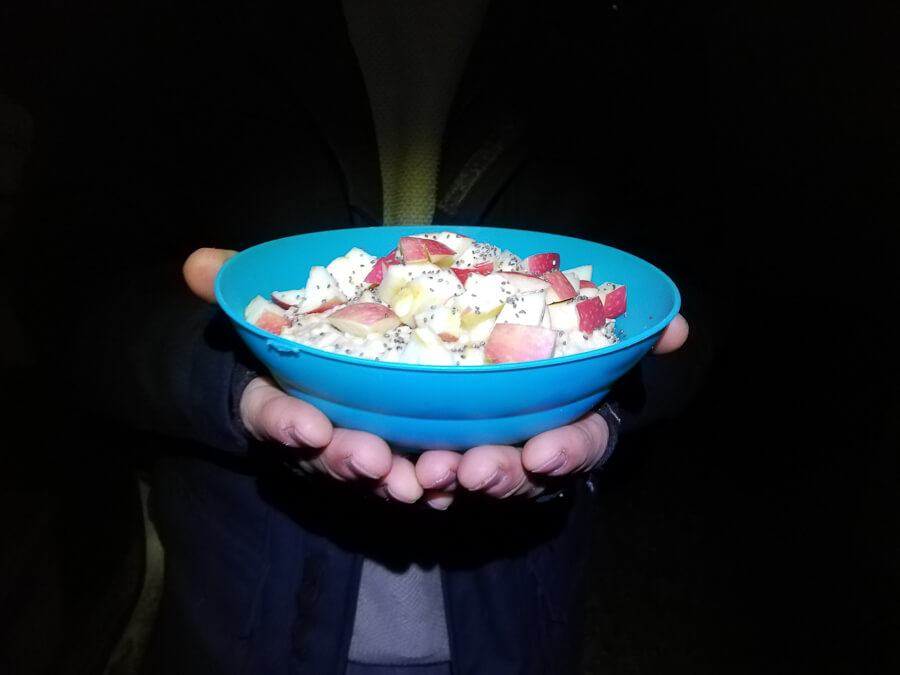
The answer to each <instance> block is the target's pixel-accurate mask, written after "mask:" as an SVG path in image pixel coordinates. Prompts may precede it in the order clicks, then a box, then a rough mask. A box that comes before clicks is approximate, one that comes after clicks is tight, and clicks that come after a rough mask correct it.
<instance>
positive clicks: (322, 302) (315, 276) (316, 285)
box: [297, 265, 347, 314]
mask: <svg viewBox="0 0 900 675" xmlns="http://www.w3.org/2000/svg"><path fill="white" fill-rule="evenodd" d="M345 302H347V296H345V295H344V294H343V293H342V292H341V289H340V287H339V286H338V283H337V281H336V280H335V278H334V277H333V276H331V274H330V273H329V272H328V270H326V269H325V268H324V267H322V266H321V265H313V266H312V267H311V268H310V269H309V278H308V279H307V280H306V297H305V298H304V299H303V300H302V301H301V302H300V304H299V305H298V306H297V308H298V309H299V310H300V311H301V312H305V313H307V314H314V313H316V312H324V311H325V310H326V309H330V308H332V307H336V306H337V305H343V304H344V303H345Z"/></svg>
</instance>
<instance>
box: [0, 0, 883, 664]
mask: <svg viewBox="0 0 900 675" xmlns="http://www.w3.org/2000/svg"><path fill="white" fill-rule="evenodd" d="M616 6H617V9H616V10H615V12H616V13H617V17H618V18H617V21H618V24H617V26H618V28H617V30H618V31H619V32H618V33H617V36H618V37H617V39H619V40H620V41H621V42H620V46H621V49H619V50H618V51H617V52H616V58H617V59H619V60H620V61H619V62H618V63H617V64H616V66H617V68H618V70H617V72H618V73H619V74H620V77H621V80H620V81H619V82H618V84H619V86H620V87H621V88H622V91H623V92H624V93H625V94H627V95H626V96H624V97H623V99H622V102H621V103H618V104H613V105H618V106H619V107H618V108H617V109H616V111H615V112H616V114H615V116H614V117H615V119H616V120H617V124H620V125H622V128H621V137H624V138H628V139H629V143H630V148H629V149H630V152H629V153H628V156H629V157H630V160H629V161H624V162H623V165H622V166H621V167H620V169H621V172H620V176H621V177H622V178H621V182H622V186H623V188H622V189H623V193H622V199H621V201H620V208H621V215H622V217H623V218H629V219H632V220H635V221H641V222H666V223H669V224H670V225H669V227H668V230H667V232H666V233H665V237H663V239H662V241H678V242H679V243H680V244H681V245H686V246H688V247H691V248H693V249H694V250H695V251H696V259H697V260H700V261H701V264H702V272H701V273H700V274H697V275H696V276H698V277H699V278H700V279H701V282H702V285H703V290H704V291H705V294H704V297H705V299H704V302H705V303H707V304H706V305H705V306H704V307H702V308H701V307H697V308H696V310H697V311H698V312H699V311H700V310H702V311H703V313H704V314H705V315H708V316H712V317H713V320H712V321H711V322H709V323H706V324H704V325H701V326H697V330H698V331H700V333H698V337H711V338H713V340H712V342H713V343H715V344H716V345H717V346H716V349H715V353H714V354H711V357H712V366H711V370H710V371H709V372H708V373H705V374H703V375H702V378H701V380H700V382H699V384H700V390H699V393H698V394H697V397H696V399H695V400H694V402H693V404H692V405H691V406H690V407H689V408H688V409H687V410H686V411H684V413H683V414H682V415H680V416H679V417H678V418H677V419H676V420H674V421H672V422H670V423H666V424H664V425H662V426H660V427H657V428H651V429H646V430H643V431H640V432H637V433H636V434H635V435H634V436H633V437H632V438H630V439H629V440H628V442H627V443H625V444H623V446H622V447H620V449H619V451H617V453H616V454H615V455H614V456H613V458H612V459H611V460H610V463H609V464H608V466H607V468H606V469H605V470H604V471H603V474H602V479H601V481H600V483H599V488H600V501H601V512H600V513H601V518H600V526H599V528H598V531H597V536H596V562H595V567H596V575H595V580H596V583H595V586H594V588H592V589H591V591H592V592H591V605H590V606H591V614H590V617H589V618H590V622H589V626H590V649H589V653H588V656H587V663H586V672H590V673H595V672H596V673H601V672H602V673H616V674H622V675H625V674H632V673H722V672H727V673H767V674H768V673H802V672H816V673H884V672H893V671H896V670H897V669H898V667H900V658H898V652H897V650H896V648H895V647H894V644H893V637H894V636H895V635H896V633H897V629H898V627H900V626H898V623H900V622H898V605H897V602H898V600H900V595H898V590H900V589H898V581H900V578H898V567H900V557H898V551H897V540H898V534H900V533H898V524H900V523H898V520H900V508H898V506H900V505H898V498H897V490H896V488H895V484H896V481H897V479H898V477H900V474H898V459H897V449H898V447H900V438H898V419H900V398H898V392H897V387H896V376H897V361H896V356H895V351H896V349H895V346H894V326H895V325H896V324H897V317H896V314H897V310H896V307H897V303H896V301H895V298H896V290H897V284H896V278H895V277H896V268H897V247H896V245H895V239H896V234H895V233H896V231H897V228H898V223H900V221H898V216H900V209H898V208H897V194H898V186H900V163H898V151H900V61H898V55H897V49H896V47H895V46H894V42H895V36H896V35H898V34H900V33H898V31H900V16H898V11H897V9H896V8H895V7H893V6H891V5H890V4H889V3H887V2H885V3H880V4H879V3H873V2H861V3H831V4H827V3H801V2H748V1H746V0H744V1H737V2H729V1H727V0H726V1H724V2H715V3H714V2H707V3H704V2H668V1H660V2H650V1H649V0H647V1H644V0H623V1H622V2H620V3H618V4H617V5H616ZM106 11H107V10H105V9H103V8H102V6H101V4H100V3H80V4H79V5H78V6H62V5H61V4H60V3H52V2H45V3H29V4H28V5H27V6H26V5H25V4H24V3H18V4H14V5H13V7H11V8H10V7H6V8H5V9H3V10H0V36H2V38H0V62H2V65H0V94H3V95H5V96H8V97H11V98H12V99H13V100H14V101H19V102H21V103H23V104H25V105H26V106H27V105H28V103H29V102H30V101H31V100H41V101H43V102H44V103H43V104H44V105H52V104H53V103H54V101H58V102H59V103H60V104H61V105H62V104H64V103H65V102H67V101H68V102H71V101H78V100H79V99H78V92H77V91H72V85H71V83H72V82H73V81H75V80H72V79H70V77H71V76H72V74H73V72H74V73H77V69H78V68H79V67H81V66H79V64H83V63H86V64H97V63H98V62H102V58H98V57H102V54H99V55H98V54H97V53H95V52H94V50H96V49H98V47H97V45H98V44H100V43H97V42H93V41H92V40H90V39H87V37H86V36H90V35H92V34H94V33H92V31H98V33H96V34H102V33H103V30H102V27H103V26H104V20H110V21H111V20H113V19H112V18H110V16H109V15H108V14H106V13H105V12H106ZM98 29H99V30H98ZM48 101H49V104H48V103H47V102H48ZM31 112H32V113H33V114H35V113H37V116H38V122H39V123H40V122H43V121H44V119H46V118H49V119H52V116H48V117H45V118H42V117H41V115H40V111H39V110H38V111H34V110H31ZM76 113H77V111H76ZM35 128H36V136H35V138H36V144H37V147H36V154H35V158H34V159H33V160H32V162H33V163H34V162H37V163H39V162H40V158H41V147H40V142H41V138H42V136H41V126H40V124H37V125H36V127H35ZM0 140H2V139H0ZM10 156H11V154H10V155H7V157H10ZM31 166H32V167H33V166H34V164H32V165H31ZM32 170H33V169H32ZM27 179H28V175H27V174H26V179H25V184H24V188H23V189H24V190H26V191H27V189H28V182H27ZM4 189H5V190H6V193H5V194H4V195H3V198H4V199H6V200H8V201H14V200H13V198H12V197H11V194H12V190H11V189H8V188H4ZM14 224H15V220H14V219H12V220H7V221H4V228H6V227H14ZM6 234H7V233H6V232H4V239H5V237H6ZM685 240H686V241H685ZM48 245H52V242H48ZM661 246H662V245H661ZM660 253H661V254H664V253H665V251H660ZM2 254H3V256H4V257H8V256H12V255H15V252H14V251H11V250H9V248H8V247H4V250H3V251H2ZM694 271H695V272H696V270H694ZM688 272H689V271H685V272H684V273H685V275H687V274H688ZM692 302H696V300H695V299H693V298H690V297H688V298H686V299H685V314H686V315H687V318H688V319H689V320H690V319H691V313H690V309H692V304H691V303H692ZM14 335H15V333H14V324H12V323H11V324H10V330H9V331H8V332H7V334H6V336H5V340H6V342H5V343H4V345H6V344H7V343H8V345H9V346H8V347H7V355H6V356H5V358H4V360H3V364H4V375H5V382H6V386H5V387H4V391H3V404H4V407H5V409H6V411H7V412H8V413H10V415H9V418H8V421H7V422H6V424H7V428H9V429H10V430H11V431H12V437H11V442H10V444H9V445H8V446H7V447H9V448H13V450H12V451H5V452H4V458H3V461H4V462H5V463H6V464H7V465H8V467H7V468H5V469H4V470H3V472H2V476H0V481H2V484H3V487H4V488H5V489H4V490H3V493H2V500H3V501H2V502H0V503H2V504H3V513H2V518H3V522H4V533H5V536H6V537H7V539H8V542H9V543H8V544H6V543H5V544H4V546H3V551H4V553H3V566H2V569H3V571H4V574H5V575H6V578H3V579H0V593H2V595H0V628H2V629H3V635H0V642H3V641H5V642H6V643H7V647H6V652H7V653H9V654H11V656H10V657H9V662H10V663H13V664H17V665H16V667H17V668H20V669H22V672H53V670H49V671H46V670H45V671H42V670H41V667H43V665H44V663H46V664H52V663H54V660H55V659H56V658H57V657H56V656H55V654H56V652H55V651H54V650H60V651H62V652H66V651H67V650H68V652H67V653H79V654H84V649H83V644H82V646H81V651H79V648H78V647H75V646H73V643H75V642H78V641H81V642H82V643H90V642H92V641H94V642H96V643H97V644H98V645H102V644H104V641H105V640H107V639H108V638H106V637H103V636H101V635H100V634H101V633H102V630H103V629H97V631H98V632H97V633H96V634H94V633H91V632H90V630H91V626H92V625H94V623H92V622H94V621H96V618H95V615H96V614H97V613H98V612H99V611H101V609H102V608H103V607H105V606H106V605H104V603H103V602H100V601H99V600H98V598H102V597H104V593H106V592H107V589H108V588H109V586H110V580H111V576H110V574H109V573H108V572H106V570H110V569H116V566H117V564H118V562H117V561H118V560H119V559H121V558H122V557H123V556H125V555H126V552H127V551H128V550H130V549H129V545H130V544H129V541H130V539H129V534H130V532H129V531H128V529H127V523H129V522H131V521H130V520H128V518H127V517H126V516H127V515H128V512H127V510H122V509H113V510H111V509H110V508H109V505H110V504H122V503H131V502H130V501H129V500H130V498H131V493H130V492H129V488H128V487H127V486H126V487H123V488H121V489H119V488H117V487H113V488H110V485H116V481H117V480H118V478H119V477H120V475H121V473H120V467H119V466H118V463H119V462H120V461H121V458H119V457H118V456H117V454H116V449H115V448H114V447H111V448H105V447H104V446H102V445H101V446H100V448H99V450H100V451H99V452H97V453H93V454H92V455H91V457H92V458H94V459H90V460H86V459H85V458H84V457H83V456H79V455H77V454H73V453H72V452H71V450H72V449H74V448H76V447H77V446H78V444H79V443H80V442H94V443H95V439H93V438H92V436H91V433H90V430H88V429H81V428H73V427H71V426H66V428H63V429H57V428H54V427H52V426H49V425H48V424H47V423H45V422H44V420H45V419H47V417H48V416H49V417H50V418H51V419H52V417H53V413H52V412H49V413H47V412H46V411H47V409H48V408H50V409H52V407H53V406H64V405H65V399H66V397H67V396H70V395H72V392H71V391H65V390H64V391H60V390H58V389H53V388H51V389H49V390H48V388H47V387H45V386H44V385H43V384H41V383H35V382H33V381H30V379H29V377H28V375H29V374H28V371H27V369H26V368H23V367H22V363H21V361H20V360H19V359H17V358H15V357H11V356H9V354H10V350H11V349H14V348H18V347H19V346H20V345H19V343H17V342H15V340H14V339H13V338H14ZM704 344H705V343H704ZM688 348H691V347H690V344H689V347H688ZM94 447H96V443H95V446H94ZM114 515H122V518H121V522H119V521H118V520H117V519H116V518H114V517H111V516H114ZM85 521H90V522H92V523H94V525H93V526H92V527H90V528H84V527H83V524H84V522H85ZM7 523H8V524H7ZM125 588H126V591H125V592H124V596H123V597H125V598H126V599H127V597H128V593H129V592H132V591H129V590H127V589H129V588H130V587H129V586H128V585H127V584H126V585H125ZM48 597H50V598H55V600H47V598H48ZM41 598H43V601H44V602H46V603H47V604H46V605H45V606H42V605H41V604H40V603H41V601H42V600H41ZM126 604H127V603H126ZM110 606H111V607H114V606H115V603H111V605H110ZM108 611H109V612H110V613H112V614H115V610H114V609H109V610H108ZM23 631H24V632H23ZM95 635H96V636H97V637H96V639H95V637H94V636H95ZM87 651H90V650H87ZM22 653H30V654H32V655H38V656H39V657H40V658H36V659H35V660H34V661H32V666H33V667H32V668H30V669H26V666H25V665H24V664H23V663H22V662H21V661H16V659H18V658H19V657H20V655H21V654H22ZM73 658H74V657H73ZM76 660H77V659H76ZM89 660H90V659H89V658H88V657H87V656H82V661H84V662H87V661H89ZM2 663H3V661H0V664H2ZM48 667H50V668H52V667H53V666H48ZM6 672H15V670H13V671H9V670H7V671H6ZM71 672H80V671H78V669H73V670H72V671H71ZM81 672H84V671H81Z"/></svg>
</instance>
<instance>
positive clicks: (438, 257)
mask: <svg viewBox="0 0 900 675" xmlns="http://www.w3.org/2000/svg"><path fill="white" fill-rule="evenodd" d="M398 249H399V250H400V255H401V256H402V257H403V262H407V263H411V262H432V263H434V264H435V265H439V264H441V263H442V262H446V261H448V260H450V261H452V260H453V258H454V256H456V251H454V250H453V249H452V248H450V247H449V246H447V245H446V244H442V243H441V242H439V241H434V240H433V239H423V238H421V237H400V245H399V246H398Z"/></svg>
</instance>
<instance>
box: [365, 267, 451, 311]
mask: <svg viewBox="0 0 900 675" xmlns="http://www.w3.org/2000/svg"><path fill="white" fill-rule="evenodd" d="M440 269H441V268H440V267H438V266H437V265H432V264H431V263H429V262H422V263H412V264H409V265H407V264H406V263H399V264H396V265H387V266H386V267H385V268H384V270H385V272H384V279H382V280H381V283H380V284H378V288H377V290H376V292H377V293H378V299H379V300H381V302H383V303H384V304H386V305H393V300H394V296H395V295H397V293H398V292H399V291H400V289H401V288H403V287H404V286H406V284H408V283H409V282H410V281H412V280H413V279H415V278H416V277H419V276H422V275H423V274H429V273H433V272H439V271H440Z"/></svg>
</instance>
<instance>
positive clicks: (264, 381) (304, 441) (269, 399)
mask: <svg viewBox="0 0 900 675" xmlns="http://www.w3.org/2000/svg"><path fill="white" fill-rule="evenodd" d="M240 414H241V420H242V421H243V423H244V427H245V428H246V429H247V431H249V432H250V434H251V435H252V436H253V437H254V438H255V439H256V440H259V441H275V442H277V443H281V444H282V445H286V446H288V447H294V448H297V447H307V448H324V447H325V446H326V445H328V444H329V443H330V442H331V439H332V435H333V432H334V430H333V428H332V426H331V422H330V421H329V419H328V418H327V417H326V416H325V414H324V413H323V412H322V411H321V410H319V409H318V408H316V407H315V406H312V405H310V404H309V403H307V402H306V401H303V400H301V399H299V398H295V397H293V396H289V395H288V394H286V393H284V392H283V391H282V390H281V389H279V388H278V387H277V386H276V385H275V383H274V382H273V381H272V380H271V379H270V378H267V377H257V378H255V379H254V380H252V381H251V382H250V384H248V385H247V386H246V387H245V389H244V392H243V394H242V395H241V401H240Z"/></svg>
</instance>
